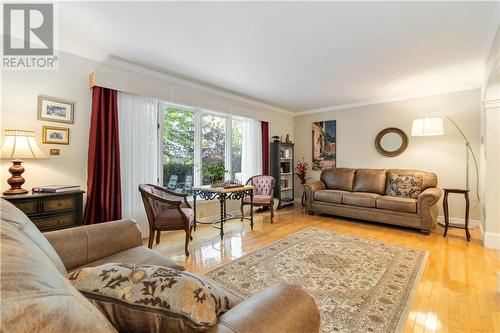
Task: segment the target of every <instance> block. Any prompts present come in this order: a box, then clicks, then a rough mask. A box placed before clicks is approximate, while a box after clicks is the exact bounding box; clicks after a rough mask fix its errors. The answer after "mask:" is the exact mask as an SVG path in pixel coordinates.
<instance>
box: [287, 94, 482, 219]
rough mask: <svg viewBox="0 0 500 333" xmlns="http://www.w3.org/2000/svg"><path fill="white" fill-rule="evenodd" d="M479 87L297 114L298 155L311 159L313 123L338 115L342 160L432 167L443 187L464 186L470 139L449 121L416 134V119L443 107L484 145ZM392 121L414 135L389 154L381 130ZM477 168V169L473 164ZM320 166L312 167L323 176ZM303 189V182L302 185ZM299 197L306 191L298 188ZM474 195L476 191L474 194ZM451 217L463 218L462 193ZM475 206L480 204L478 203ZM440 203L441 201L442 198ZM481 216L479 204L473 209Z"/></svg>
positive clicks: (365, 164)
mask: <svg viewBox="0 0 500 333" xmlns="http://www.w3.org/2000/svg"><path fill="white" fill-rule="evenodd" d="M479 104H480V90H479V89H476V90H468V91H463V92H458V93H450V94H445V95H438V96H431V97H423V98H417V99H410V100H406V101H399V102H391V103H383V104H377V105H371V106H365V107H357V108H351V109H345V110H337V111H330V112H323V113H316V114H311V115H303V116H298V117H295V130H294V133H295V141H296V157H297V158H302V157H304V158H305V159H306V161H307V162H308V163H311V158H312V157H311V155H312V152H311V149H312V148H311V146H312V145H311V123H312V122H313V121H321V120H337V165H338V167H353V168H407V169H421V170H425V171H432V172H435V173H436V174H437V175H438V180H439V186H440V187H458V188H464V187H465V142H464V141H463V139H462V137H461V136H460V134H459V133H458V131H457V130H456V129H455V128H454V127H452V125H451V124H450V122H448V121H445V122H444V126H445V135H444V136H436V137H411V136H410V133H411V124H412V120H413V119H416V118H421V117H423V116H425V114H426V112H429V111H440V112H444V113H446V114H448V115H449V116H451V117H452V118H453V119H455V121H456V122H457V123H458V124H459V125H460V126H461V127H462V128H463V130H464V132H465V134H466V135H467V136H468V137H469V138H470V140H471V144H472V149H473V150H474V151H475V152H476V154H478V151H479V122H480V120H479V116H480V112H479ZM387 127H398V128H400V129H402V130H403V131H404V132H405V133H406V134H407V135H408V139H409V144H408V148H407V149H406V151H405V152H404V153H403V154H402V155H400V156H397V157H384V156H382V155H380V154H379V153H378V152H377V150H376V149H375V145H374V140H375V137H376V135H377V134H378V132H380V131H381V130H383V129H384V128H387ZM472 168H473V167H472V164H471V169H472ZM472 170H473V169H472ZM319 174H320V172H313V174H312V176H313V178H314V179H319ZM470 179H471V188H472V189H474V188H475V184H476V183H475V174H474V173H473V172H472V171H471V174H470ZM297 188H299V189H300V186H297ZM297 192H298V193H296V197H300V195H302V192H301V191H297ZM471 195H472V197H471V199H472V200H473V201H475V199H476V198H475V195H474V194H471ZM450 203H451V212H450V215H451V216H452V217H457V218H463V216H464V213H463V207H464V201H463V197H461V198H458V197H451V196H450ZM472 206H475V204H474V203H473V204H472ZM439 207H440V209H441V204H439ZM471 218H472V219H475V220H479V218H480V214H479V208H476V209H474V210H473V211H472V212H471Z"/></svg>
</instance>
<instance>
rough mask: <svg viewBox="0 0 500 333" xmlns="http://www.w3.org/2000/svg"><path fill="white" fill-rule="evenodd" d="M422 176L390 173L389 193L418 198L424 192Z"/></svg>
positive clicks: (396, 195) (395, 195)
mask: <svg viewBox="0 0 500 333" xmlns="http://www.w3.org/2000/svg"><path fill="white" fill-rule="evenodd" d="M422 182H423V178H422V176H416V175H394V174H391V175H389V192H388V193H387V195H390V196H394V197H402V198H412V199H416V198H417V197H418V195H419V194H420V193H421V192H422Z"/></svg>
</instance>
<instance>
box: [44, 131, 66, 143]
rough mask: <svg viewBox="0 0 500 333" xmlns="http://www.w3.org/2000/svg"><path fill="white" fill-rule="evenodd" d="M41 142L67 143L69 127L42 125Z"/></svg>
mask: <svg viewBox="0 0 500 333" xmlns="http://www.w3.org/2000/svg"><path fill="white" fill-rule="evenodd" d="M42 143H48V144H57V145H68V144H69V128H64V127H50V126H43V127H42Z"/></svg>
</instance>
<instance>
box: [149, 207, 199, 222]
mask: <svg viewBox="0 0 500 333" xmlns="http://www.w3.org/2000/svg"><path fill="white" fill-rule="evenodd" d="M181 210H182V212H183V213H184V215H186V217H187V218H188V221H189V225H191V224H192V223H193V220H194V211H193V209H192V208H181ZM155 225H156V226H167V225H184V219H183V218H182V215H181V214H180V212H179V210H177V209H167V210H164V211H162V212H160V213H158V215H157V216H156V219H155Z"/></svg>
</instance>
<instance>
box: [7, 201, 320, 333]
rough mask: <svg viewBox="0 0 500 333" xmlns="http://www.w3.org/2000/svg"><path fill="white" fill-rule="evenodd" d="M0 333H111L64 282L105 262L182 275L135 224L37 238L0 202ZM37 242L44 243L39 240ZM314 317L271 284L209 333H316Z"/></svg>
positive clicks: (300, 296)
mask: <svg viewBox="0 0 500 333" xmlns="http://www.w3.org/2000/svg"><path fill="white" fill-rule="evenodd" d="M0 209H1V225H0V227H1V228H0V236H1V238H0V246H1V248H0V251H1V272H0V281H1V289H0V297H1V302H0V303H1V304H0V309H1V312H0V318H2V320H1V325H0V331H1V332H66V333H68V332H101V333H102V332H116V329H115V328H114V327H113V326H112V325H111V323H110V322H109V321H108V320H107V319H106V318H105V317H104V315H103V314H102V313H101V312H99V310H98V309H97V308H96V307H95V306H94V305H92V303H90V301H88V300H87V299H86V298H85V297H84V296H83V295H82V294H81V293H80V292H78V291H77V290H76V289H75V288H73V286H72V285H71V284H70V283H69V281H68V280H67V279H66V278H65V274H66V273H67V272H68V271H71V270H74V269H77V268H79V267H83V266H93V265H99V264H102V263H106V262H125V263H144V264H154V265H163V266H168V267H173V268H176V269H184V268H183V267H182V266H180V265H178V264H176V263H175V262H173V261H171V260H169V259H167V258H165V257H163V256H161V255H160V254H158V253H157V252H155V251H154V250H150V249H148V248H146V247H143V246H142V244H143V243H142V239H141V233H140V231H139V228H138V225H137V223H136V222H134V221H132V220H122V221H115V222H108V223H103V224H96V225H91V226H83V227H77V228H71V229H65V230H59V231H54V232H48V233H45V234H43V235H42V233H40V231H39V230H38V229H37V228H36V226H35V225H34V224H33V223H32V222H31V221H30V220H29V218H28V217H27V216H26V215H24V213H22V212H21V211H20V210H19V209H17V208H16V207H14V206H13V205H12V204H10V203H9V202H7V201H5V200H3V199H0ZM44 236H45V237H44ZM319 321H320V317H319V311H318V308H317V307H316V304H315V303H314V300H313V299H312V297H311V296H309V295H308V294H307V293H305V292H304V291H303V290H302V289H301V288H300V287H298V286H293V285H289V284H285V283H278V284H276V285H274V286H272V287H270V288H267V289H265V290H264V291H262V292H260V293H258V294H256V295H254V296H253V297H251V298H249V299H247V300H245V301H243V302H242V303H240V304H238V305H237V306H236V307H234V308H233V309H231V310H230V311H228V312H226V313H225V314H223V315H222V316H221V317H219V320H218V323H217V325H215V326H213V327H211V328H210V329H209V330H208V331H209V332H212V333H214V332H218V333H230V332H231V333H235V332H245V333H250V332H297V333H299V332H318V331H319Z"/></svg>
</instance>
